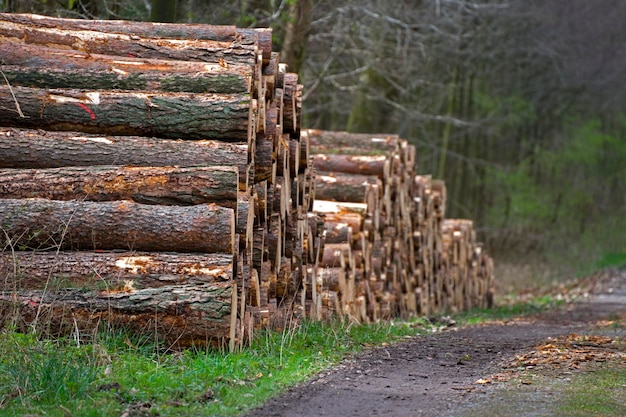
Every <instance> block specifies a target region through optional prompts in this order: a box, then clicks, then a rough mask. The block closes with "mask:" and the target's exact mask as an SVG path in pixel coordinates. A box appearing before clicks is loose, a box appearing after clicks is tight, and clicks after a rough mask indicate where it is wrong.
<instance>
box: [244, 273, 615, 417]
mask: <svg viewBox="0 0 626 417" xmlns="http://www.w3.org/2000/svg"><path fill="white" fill-rule="evenodd" d="M587 290H588V291H589V294H585V296H583V297H581V298H580V299H579V300H578V301H575V302H571V303H567V304H565V305H564V306H562V307H561V308H558V309H556V310H551V311H549V312H545V313H542V314H539V315H537V316H533V317H525V318H523V319H515V320H510V321H507V322H501V323H494V324H489V325H477V326H469V327H463V328H456V327H454V326H452V327H450V328H448V329H447V330H445V331H442V332H440V333H436V334H432V335H425V336H418V337H415V338H411V339H409V340H407V341H405V342H401V343H396V344H392V345H389V346H384V347H380V348H376V349H372V350H369V351H367V352H366V353H364V354H363V355H361V356H359V357H356V358H352V359H350V360H347V361H345V362H343V363H342V364H340V365H339V366H338V367H336V368H334V369H332V370H330V371H328V372H325V373H322V374H319V375H317V376H316V377H314V378H313V379H311V380H309V381H308V382H306V383H304V384H302V385H300V386H297V387H295V388H292V389H290V390H289V391H287V392H286V393H284V394H283V395H281V396H279V397H276V398H273V399H271V400H270V401H269V402H267V403H266V404H265V405H264V406H262V407H260V408H257V409H254V410H252V411H251V412H250V413H249V416H255V417H263V416H316V417H318V416H342V417H351V416H359V417H361V416H394V417H403V416H422V417H426V416H433V417H434V416H437V417H440V416H446V417H447V416H456V417H459V416H467V415H471V414H472V408H476V407H477V406H479V405H480V404H483V403H485V402H488V401H493V398H492V397H493V396H494V395H496V392H497V388H494V387H496V386H497V385H498V384H499V383H501V382H502V381H506V380H507V379H508V378H513V374H514V372H515V371H514V370H513V369H512V366H511V364H515V362H516V361H517V362H518V363H517V365H520V363H519V362H520V361H521V360H522V358H527V359H528V360H529V361H530V360H531V358H532V352H533V351H536V350H539V349H540V346H543V347H542V349H543V348H546V349H548V348H550V347H554V344H555V343H570V342H569V341H571V340H574V339H576V338H577V337H578V336H576V335H585V337H584V339H585V340H589V338H588V337H587V336H592V335H599V337H603V338H611V340H617V341H620V340H621V342H620V346H621V347H622V350H621V351H620V353H619V355H622V356H620V358H621V359H626V355H624V350H623V345H624V344H623V341H624V340H626V270H622V271H614V272H613V273H611V274H609V275H608V276H605V277H603V278H602V279H600V280H597V281H595V282H593V285H592V287H591V288H588V289H587ZM580 340H582V339H580ZM598 340H600V339H598ZM602 340H606V339H602ZM596 345H597V346H600V348H602V346H604V345H601V344H597V343H596V344H594V346H593V349H596ZM577 346H579V345H577ZM606 346H608V345H606ZM611 346H613V348H612V349H613V350H614V346H615V344H612V345H611ZM589 349H591V348H589ZM589 349H578V350H576V349H571V351H572V352H575V351H580V352H583V353H584V354H581V356H580V358H582V359H580V358H579V359H580V360H594V358H596V359H597V356H594V355H593V354H589V353H588V350H589ZM585 352H586V353H585ZM611 352H613V351H611ZM611 352H609V351H608V350H607V352H606V354H609V353H611ZM600 355H602V351H600ZM568 360H570V361H572V362H571V363H572V364H576V363H578V362H576V360H577V359H576V358H569V359H568ZM603 360H604V359H603ZM578 364H580V363H578ZM536 365H541V364H539V363H534V364H533V365H532V366H533V367H534V366H536ZM559 368H560V369H561V370H563V369H567V364H559ZM574 368H576V367H573V368H572V369H574ZM518 369H519V368H518ZM553 379H554V380H556V378H553ZM525 388H527V387H525ZM536 388H537V389H540V387H536ZM528 389H530V390H532V389H534V387H531V388H528ZM549 401H550V400H549V399H548V400H546V404H547V406H549V404H548V403H549ZM541 404H542V403H541V401H540V402H539V403H537V404H536V405H537V407H542V405H541ZM544 405H545V404H544ZM478 408H480V407H478ZM527 411H530V409H527ZM481 415H486V414H483V413H482V412H481ZM494 415H495V414H494ZM508 415H513V414H508ZM515 415H538V414H534V413H532V412H531V413H530V414H528V413H525V412H520V410H517V412H516V413H515ZM542 415H543V413H542Z"/></svg>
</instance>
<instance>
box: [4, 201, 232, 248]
mask: <svg viewBox="0 0 626 417" xmlns="http://www.w3.org/2000/svg"><path fill="white" fill-rule="evenodd" d="M0 224H2V226H3V228H4V230H5V232H6V235H5V238H4V239H3V241H4V242H3V245H2V246H3V247H13V248H24V249H26V248H32V249H57V248H62V249H64V248H72V249H82V250H93V249H98V250H100V249H104V250H107V249H125V250H128V249H130V250H139V251H162V252H168V251H173V252H205V253H215V252H220V253H233V251H234V249H235V218H234V212H233V210H232V209H229V208H225V207H220V206H217V205H214V204H202V205H195V206H187V207H179V206H149V205H145V204H138V203H134V202H132V201H113V202H99V203H95V202H90V201H56V200H45V199H36V198H35V199H20V200H14V199H6V200H0Z"/></svg>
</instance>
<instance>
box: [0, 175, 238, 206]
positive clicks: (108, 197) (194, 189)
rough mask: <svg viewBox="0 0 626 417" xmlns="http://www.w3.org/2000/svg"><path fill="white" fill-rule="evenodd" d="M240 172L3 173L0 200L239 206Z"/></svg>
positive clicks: (0, 177) (0, 176) (0, 179)
mask: <svg viewBox="0 0 626 417" xmlns="http://www.w3.org/2000/svg"><path fill="white" fill-rule="evenodd" d="M237 185H238V178H237V168H233V167H189V168H179V167H123V166H110V165H105V166H91V167H64V168H48V169H0V198H47V199H50V200H88V201H112V200H133V201H135V202H137V203H143V204H161V205H193V204H202V203H216V204H219V205H222V206H225V207H230V208H236V207H237Z"/></svg>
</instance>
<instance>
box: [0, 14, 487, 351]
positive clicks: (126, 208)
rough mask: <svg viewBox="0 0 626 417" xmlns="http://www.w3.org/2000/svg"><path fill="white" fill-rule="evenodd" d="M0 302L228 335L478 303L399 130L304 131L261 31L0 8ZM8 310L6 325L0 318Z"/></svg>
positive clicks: (466, 267)
mask: <svg viewBox="0 0 626 417" xmlns="http://www.w3.org/2000/svg"><path fill="white" fill-rule="evenodd" d="M0 55H1V56H2V67H1V69H2V74H3V78H4V81H5V82H4V83H0V227H1V231H2V237H1V238H0V241H2V242H3V245H2V246H3V248H2V250H1V251H0V277H1V279H0V313H1V315H0V316H2V317H8V318H12V319H14V323H13V324H14V325H16V326H17V327H18V328H20V327H27V326H33V325H39V324H45V325H46V328H47V329H48V330H49V331H51V332H60V333H61V332H62V333H67V332H73V333H74V334H75V335H76V337H85V335H88V334H91V332H93V330H94V329H97V328H99V327H100V326H101V325H102V324H103V323H104V324H106V323H113V324H116V325H117V324H120V325H124V326H129V327H130V328H132V329H134V330H137V331H148V332H154V331H156V332H157V333H158V334H159V335H160V336H161V337H162V338H163V339H164V340H165V341H166V342H167V343H168V344H170V345H172V346H175V345H176V346H188V345H195V344H212V345H217V346H224V345H225V344H226V343H229V344H230V347H231V349H232V348H235V347H236V346H241V345H242V344H243V343H245V342H246V341H248V340H250V338H252V337H253V333H254V330H255V329H258V328H260V327H282V326H284V325H285V324H286V323H287V320H289V319H290V318H291V317H296V318H305V317H307V318H311V319H313V320H322V319H328V318H332V317H336V316H340V317H343V318H349V319H352V320H356V321H359V322H371V321H376V320H383V319H389V318H392V317H396V316H410V315H417V314H432V313H436V312H440V311H444V310H458V309H466V308H471V307H474V306H484V305H486V303H487V302H488V299H489V288H490V286H491V282H490V281H491V279H492V275H493V273H492V266H491V260H490V258H489V257H488V256H486V255H485V254H484V253H482V249H481V247H480V245H479V244H478V243H477V242H476V238H475V233H474V232H473V229H472V223H471V222H470V221H466V220H448V219H445V217H444V214H445V213H444V210H445V198H446V195H445V185H444V184H443V183H442V182H440V181H435V180H432V179H431V178H430V177H428V176H420V175H417V174H416V166H415V165H416V164H415V156H416V155H415V148H414V147H413V146H410V145H409V144H408V143H407V142H406V141H405V140H403V139H401V138H399V137H398V136H397V135H385V136H380V135H365V134H348V133H345V132H324V131H315V130H304V131H302V130H301V127H300V119H301V110H302V109H301V107H302V102H301V101H302V99H301V97H302V86H301V85H299V84H298V77H297V75H296V74H292V73H289V72H287V71H286V70H285V68H284V66H282V65H279V60H280V57H279V55H278V53H275V52H272V43H271V31H269V30H267V29H239V28H235V27H232V26H210V25H184V24H161V23H142V22H132V23H131V22H124V21H85V20H71V19H57V18H51V17H44V16H36V15H21V14H2V13H0ZM0 324H6V323H0Z"/></svg>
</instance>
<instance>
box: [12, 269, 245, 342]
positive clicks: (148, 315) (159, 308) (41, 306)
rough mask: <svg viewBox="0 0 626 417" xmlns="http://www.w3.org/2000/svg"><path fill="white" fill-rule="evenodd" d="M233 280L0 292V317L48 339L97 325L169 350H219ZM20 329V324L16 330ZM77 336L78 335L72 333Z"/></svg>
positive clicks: (227, 324) (230, 309)
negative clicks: (147, 337) (150, 339)
mask: <svg viewBox="0 0 626 417" xmlns="http://www.w3.org/2000/svg"><path fill="white" fill-rule="evenodd" d="M233 285H234V281H226V282H214V283H205V284H193V285H173V286H164V287H159V288H148V289H144V290H130V291H83V290H79V289H75V290H62V291H52V290H49V291H20V292H18V293H14V292H9V293H6V292H2V293H0V314H1V315H2V317H5V318H7V319H9V320H10V319H11V318H14V317H15V316H17V317H18V318H19V320H15V321H17V322H18V328H19V327H21V326H24V327H25V328H29V327H34V328H36V329H40V330H42V331H44V332H49V333H50V334H49V335H51V336H56V335H63V334H65V335H68V334H70V333H73V332H76V331H77V330H78V332H79V334H84V333H92V332H93V331H95V330H97V329H98V328H99V326H100V325H101V323H102V322H106V323H107V324H108V325H109V326H113V327H116V326H123V327H125V328H127V329H130V330H132V331H134V332H136V333H139V334H154V333H156V335H157V336H158V337H159V338H161V339H164V340H165V341H166V342H167V343H168V344H175V346H171V347H176V346H181V347H183V346H193V345H199V346H202V345H209V344H211V345H216V346H222V347H223V346H224V343H225V341H226V340H227V339H228V337H229V331H230V328H231V324H230V322H231V314H232V312H234V311H235V310H236V306H231V299H232V295H231V294H232V291H233ZM20 325H21V326H20ZM76 336H77V337H79V335H76Z"/></svg>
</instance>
